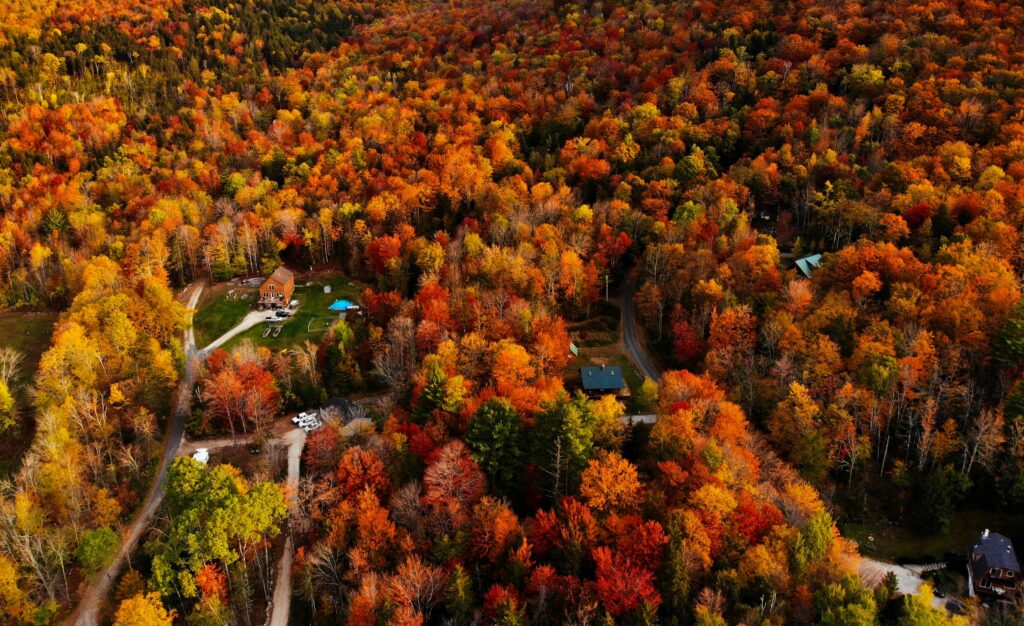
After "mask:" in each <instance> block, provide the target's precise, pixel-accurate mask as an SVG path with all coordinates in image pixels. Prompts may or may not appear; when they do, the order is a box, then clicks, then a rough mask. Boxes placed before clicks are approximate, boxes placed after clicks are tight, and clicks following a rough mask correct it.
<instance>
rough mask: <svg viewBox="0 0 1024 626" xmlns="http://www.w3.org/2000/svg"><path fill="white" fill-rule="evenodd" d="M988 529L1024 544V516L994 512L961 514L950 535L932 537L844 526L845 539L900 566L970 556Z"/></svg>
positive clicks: (952, 523) (890, 527) (882, 527)
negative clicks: (969, 548) (948, 556)
mask: <svg viewBox="0 0 1024 626" xmlns="http://www.w3.org/2000/svg"><path fill="white" fill-rule="evenodd" d="M986 528H988V529H990V530H992V531H993V532H998V533H1001V534H1004V535H1006V536H1007V537H1009V538H1010V540H1012V541H1013V542H1014V543H1015V544H1017V545H1022V543H1024V516H1022V515H1015V514H1012V513H999V512H992V511H957V512H956V513H954V514H953V516H952V519H951V520H950V524H949V530H948V531H947V532H944V533H933V534H929V535H922V534H921V533H919V532H916V531H914V530H912V529H908V528H902V527H900V526H893V525H890V524H854V523H846V524H842V525H841V529H842V533H843V536H844V537H848V538H850V539H854V540H856V541H857V543H858V544H860V551H861V553H862V554H865V555H867V556H872V557H876V558H879V559H882V560H886V561H896V562H915V561H917V562H926V561H933V560H934V561H940V560H943V559H944V557H945V555H946V553H948V552H963V553H966V551H967V546H968V545H969V544H970V543H971V542H972V541H974V539H976V538H977V536H978V534H979V533H981V532H982V531H983V530H985V529H986Z"/></svg>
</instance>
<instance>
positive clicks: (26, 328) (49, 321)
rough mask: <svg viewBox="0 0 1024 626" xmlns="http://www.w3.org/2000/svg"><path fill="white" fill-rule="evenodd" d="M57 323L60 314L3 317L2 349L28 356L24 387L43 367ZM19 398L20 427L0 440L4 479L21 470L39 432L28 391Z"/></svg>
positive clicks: (23, 371) (0, 319) (23, 368)
mask: <svg viewBox="0 0 1024 626" xmlns="http://www.w3.org/2000/svg"><path fill="white" fill-rule="evenodd" d="M56 321H57V313H54V312H50V311H46V312H11V313H0V328H2V329H3V332H2V333H0V347H9V348H14V349H15V350H18V351H20V352H21V353H22V354H23V355H24V357H23V359H24V360H23V361H22V363H21V380H20V381H19V382H20V383H25V382H27V381H31V380H32V377H33V375H34V374H35V372H36V370H37V369H38V367H39V358H40V357H41V356H42V355H43V352H46V349H47V348H48V347H49V346H50V337H51V336H52V335H53V325H54V323H55V322H56ZM16 396H17V400H18V403H19V406H20V413H19V417H18V423H17V424H15V425H14V427H13V428H11V429H10V430H9V431H7V432H6V433H5V434H4V436H3V437H0V477H3V476H8V475H10V474H11V473H13V472H15V471H16V470H17V469H18V465H19V463H20V462H21V457H22V455H24V453H25V451H26V450H27V449H28V447H29V445H31V443H32V434H33V432H34V431H35V422H34V420H33V419H32V410H31V407H30V406H29V402H28V396H27V394H26V393H25V389H24V388H22V389H21V390H20V391H19V392H18V393H17V394H16Z"/></svg>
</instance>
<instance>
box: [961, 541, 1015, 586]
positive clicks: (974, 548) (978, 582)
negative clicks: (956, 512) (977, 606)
mask: <svg viewBox="0 0 1024 626" xmlns="http://www.w3.org/2000/svg"><path fill="white" fill-rule="evenodd" d="M1020 575H1021V572H1020V564H1019V563H1018V562H1017V554H1016V553H1015V552H1014V550H1013V542H1011V541H1010V540H1009V539H1008V538H1006V537H1004V536H1003V535H1000V534H999V533H994V532H990V531H989V530H988V529H987V528H986V529H985V532H983V533H981V535H979V536H978V539H977V540H975V542H974V543H973V544H971V547H970V549H969V550H968V552H967V582H968V585H969V589H970V593H971V595H972V596H975V595H977V596H987V597H989V598H995V599H1001V598H1005V599H1006V600H1010V599H1011V598H1010V596H1012V595H1015V594H1016V593H1017V590H1018V589H1019V588H1020Z"/></svg>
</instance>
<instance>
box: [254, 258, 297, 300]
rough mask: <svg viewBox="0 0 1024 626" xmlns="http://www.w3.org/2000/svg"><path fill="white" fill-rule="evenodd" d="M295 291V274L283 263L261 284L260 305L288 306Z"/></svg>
mask: <svg viewBox="0 0 1024 626" xmlns="http://www.w3.org/2000/svg"><path fill="white" fill-rule="evenodd" d="M294 292H295V274H294V273H293V272H292V271H291V270H290V269H288V268H286V267H285V266H283V265H282V266H281V267H279V268H277V269H276V270H274V273H273V274H271V275H270V276H268V277H267V279H266V280H264V281H263V284H262V285H260V299H259V305H260V306H261V307H268V306H272V307H284V306H288V303H289V302H291V299H292V293H294Z"/></svg>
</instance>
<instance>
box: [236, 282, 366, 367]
mask: <svg viewBox="0 0 1024 626" xmlns="http://www.w3.org/2000/svg"><path fill="white" fill-rule="evenodd" d="M350 283H351V284H350ZM324 285H330V286H331V293H324ZM363 289H364V285H362V284H360V283H358V282H355V281H352V280H351V279H349V278H348V277H347V276H345V275H343V274H340V273H333V274H317V275H314V276H312V277H310V278H308V279H303V280H301V281H296V283H295V294H294V295H293V296H292V298H293V299H295V300H298V301H299V302H300V304H299V308H298V309H297V310H296V311H295V314H294V315H292V317H290V318H288V321H286V322H284V324H283V326H282V328H281V334H280V335H278V336H277V337H274V336H273V334H271V335H270V336H267V337H264V336H263V330H264V325H263V324H260V325H259V326H256V327H255V328H252V329H250V330H247V331H246V332H244V333H242V334H240V335H238V336H237V337H235V338H234V339H232V340H231V341H229V342H228V343H227V347H231V346H232V345H236V344H237V343H238V342H239V341H242V340H243V339H251V340H252V341H254V342H255V343H256V344H257V345H261V346H266V347H268V348H271V349H272V350H280V349H282V348H288V347H292V346H297V345H301V344H302V342H304V341H306V340H309V341H318V340H319V339H320V337H321V336H323V334H324V332H326V330H327V329H328V327H330V325H331V324H332V323H333V322H334V321H335V320H336V319H338V314H337V313H336V312H334V311H330V310H328V308H327V307H329V306H331V303H333V302H334V301H335V300H338V299H348V300H352V301H353V302H358V296H359V294H360V293H362V291H363ZM242 315H244V313H243V314H242ZM238 319H241V316H239V318H238ZM236 321H237V320H236ZM225 330H226V329H225Z"/></svg>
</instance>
